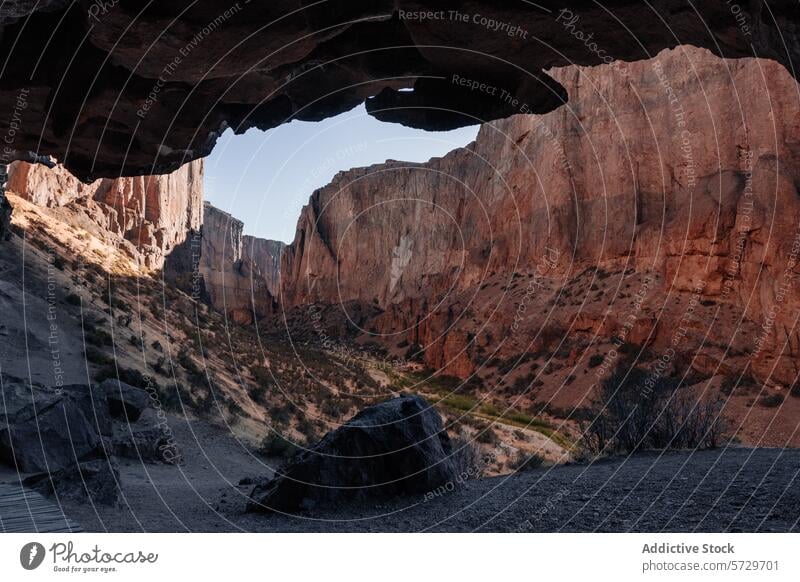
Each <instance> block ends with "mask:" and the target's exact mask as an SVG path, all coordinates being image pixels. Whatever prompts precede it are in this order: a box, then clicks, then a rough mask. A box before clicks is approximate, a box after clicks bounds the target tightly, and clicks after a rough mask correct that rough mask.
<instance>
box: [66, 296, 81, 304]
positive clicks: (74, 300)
mask: <svg viewBox="0 0 800 582" xmlns="http://www.w3.org/2000/svg"><path fill="white" fill-rule="evenodd" d="M64 302H65V303H67V304H69V305H76V306H77V305H80V304H81V296H80V295H78V294H77V293H70V294H69V295H67V296H66V297H64Z"/></svg>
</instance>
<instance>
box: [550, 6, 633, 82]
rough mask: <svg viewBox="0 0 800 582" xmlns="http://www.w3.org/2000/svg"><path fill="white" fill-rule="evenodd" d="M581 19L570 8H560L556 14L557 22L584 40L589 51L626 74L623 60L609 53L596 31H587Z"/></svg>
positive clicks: (573, 35)
mask: <svg viewBox="0 0 800 582" xmlns="http://www.w3.org/2000/svg"><path fill="white" fill-rule="evenodd" d="M580 21H581V17H580V15H579V14H575V13H574V12H573V11H572V10H570V9H569V8H562V9H561V10H559V12H558V16H556V22H557V23H559V24H561V26H563V27H564V30H565V31H566V32H568V33H569V34H570V36H572V37H573V38H574V39H575V40H577V41H579V42H582V43H583V46H584V47H586V50H587V51H589V52H590V53H592V54H594V55H595V56H597V58H598V59H600V60H601V61H602V62H603V63H604V64H606V65H611V66H613V67H615V68H618V70H619V71H620V72H621V73H622V74H624V75H625V74H627V70H626V69H625V68H624V66H623V63H622V61H618V60H617V59H616V58H614V57H613V56H612V55H610V54H608V51H607V50H606V49H605V48H603V47H602V46H600V44H599V43H598V42H597V41H596V40H595V33H594V32H586V30H585V29H584V28H581V27H580V26H579V25H580Z"/></svg>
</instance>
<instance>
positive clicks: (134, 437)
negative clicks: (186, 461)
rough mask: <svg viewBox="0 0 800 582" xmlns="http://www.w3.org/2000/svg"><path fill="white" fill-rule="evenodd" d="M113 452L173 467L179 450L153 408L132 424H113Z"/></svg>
mask: <svg viewBox="0 0 800 582" xmlns="http://www.w3.org/2000/svg"><path fill="white" fill-rule="evenodd" d="M113 446H114V453H115V454H117V455H119V456H120V457H127V458H130V459H139V460H141V461H150V462H161V463H172V464H176V463H179V462H180V453H179V451H178V447H177V445H176V444H175V442H174V439H173V438H172V435H171V432H170V431H169V428H168V426H167V425H166V423H165V422H164V421H163V420H161V419H160V418H159V417H158V415H157V414H156V412H155V411H154V410H153V409H152V408H148V409H145V411H144V413H143V414H142V416H140V417H139V419H138V420H137V422H135V423H125V422H115V423H114V439H113Z"/></svg>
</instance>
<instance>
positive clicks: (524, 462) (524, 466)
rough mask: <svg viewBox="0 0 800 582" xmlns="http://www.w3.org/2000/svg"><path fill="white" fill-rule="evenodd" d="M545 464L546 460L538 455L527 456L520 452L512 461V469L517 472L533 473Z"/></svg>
mask: <svg viewBox="0 0 800 582" xmlns="http://www.w3.org/2000/svg"><path fill="white" fill-rule="evenodd" d="M543 464H544V458H542V457H540V456H539V455H536V454H527V453H524V452H523V451H519V452H518V453H517V455H516V457H514V460H513V461H511V468H512V469H514V470H515V471H517V472H523V471H532V470H533V469H538V468H539V467H541V466H542V465H543Z"/></svg>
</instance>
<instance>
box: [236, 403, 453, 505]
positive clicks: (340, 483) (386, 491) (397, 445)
mask: <svg viewBox="0 0 800 582" xmlns="http://www.w3.org/2000/svg"><path fill="white" fill-rule="evenodd" d="M451 455H452V451H451V447H450V439H449V438H448V436H447V433H446V432H444V430H443V427H442V419H441V418H440V417H439V413H438V412H436V411H435V410H434V409H433V408H432V407H431V406H430V405H429V404H428V403H427V402H426V401H425V400H424V399H423V398H422V397H420V396H401V397H398V398H394V399H392V400H389V401H387V402H383V403H381V404H377V405H375V406H370V407H369V408H365V409H364V410H362V411H361V412H359V413H358V414H357V415H356V416H354V417H353V418H352V419H350V420H349V421H348V422H347V423H346V424H345V425H343V426H342V427H340V428H338V429H336V430H334V431H332V432H330V433H328V434H327V435H325V437H324V438H323V439H322V440H321V441H320V442H319V443H317V444H316V445H314V446H313V447H311V448H310V449H308V450H304V451H302V452H300V453H298V454H297V455H295V456H294V457H293V458H292V459H291V460H289V462H288V463H287V464H286V465H285V466H283V467H282V468H281V469H279V470H278V476H276V477H275V478H273V479H272V480H270V481H267V482H265V483H262V484H259V485H256V487H255V488H254V489H253V491H252V492H251V494H250V503H249V504H248V510H249V511H256V512H270V511H283V512H296V511H301V510H308V509H311V508H313V507H315V506H318V505H324V504H335V503H341V502H346V501H354V500H360V499H369V498H381V497H391V496H396V495H411V494H418V495H424V494H425V493H428V492H431V491H434V490H436V489H437V488H438V487H440V486H442V485H445V484H446V483H448V482H453V483H454V482H455V477H456V471H455V469H454V466H453V462H452V460H451Z"/></svg>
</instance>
